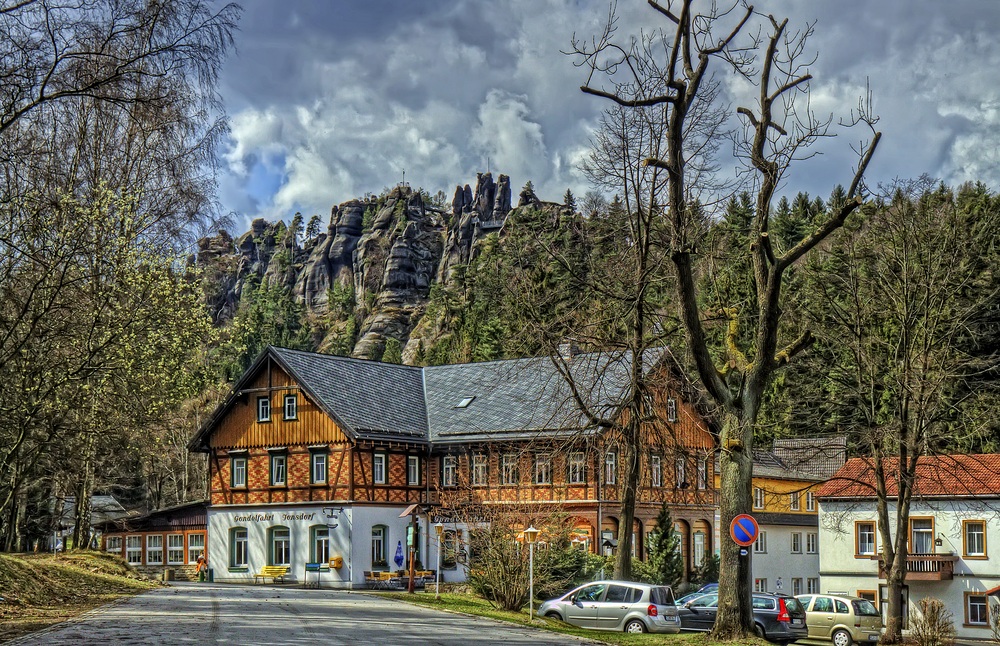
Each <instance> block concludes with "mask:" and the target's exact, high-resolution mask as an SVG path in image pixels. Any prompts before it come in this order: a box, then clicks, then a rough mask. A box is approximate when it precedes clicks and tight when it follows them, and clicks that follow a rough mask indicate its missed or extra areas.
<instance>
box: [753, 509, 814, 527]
mask: <svg viewBox="0 0 1000 646" xmlns="http://www.w3.org/2000/svg"><path fill="white" fill-rule="evenodd" d="M753 517H754V519H755V520H756V521H757V522H758V523H760V524H761V525H791V526H796V527H818V526H819V516H817V515H816V514H792V513H785V512H779V511H755V512H753Z"/></svg>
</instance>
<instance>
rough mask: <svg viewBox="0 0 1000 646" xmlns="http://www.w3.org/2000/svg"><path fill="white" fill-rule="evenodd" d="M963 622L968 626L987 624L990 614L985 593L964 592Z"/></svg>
mask: <svg viewBox="0 0 1000 646" xmlns="http://www.w3.org/2000/svg"><path fill="white" fill-rule="evenodd" d="M965 623H966V624H967V625H969V626H988V625H989V623H990V614H989V607H988V606H987V604H986V595H985V594H980V593H978V592H966V593H965Z"/></svg>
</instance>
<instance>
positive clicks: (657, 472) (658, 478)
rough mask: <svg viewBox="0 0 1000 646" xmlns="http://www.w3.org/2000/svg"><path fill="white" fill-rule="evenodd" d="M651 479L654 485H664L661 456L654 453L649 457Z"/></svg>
mask: <svg viewBox="0 0 1000 646" xmlns="http://www.w3.org/2000/svg"><path fill="white" fill-rule="evenodd" d="M649 471H650V480H651V481H652V483H653V486H654V487H662V486H663V468H662V467H661V466H660V456H658V455H653V456H651V457H650V458H649Z"/></svg>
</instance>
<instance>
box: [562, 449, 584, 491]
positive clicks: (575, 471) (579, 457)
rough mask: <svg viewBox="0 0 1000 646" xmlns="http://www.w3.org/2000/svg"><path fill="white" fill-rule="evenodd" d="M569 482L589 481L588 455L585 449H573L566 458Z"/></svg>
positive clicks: (567, 480) (582, 482) (567, 479)
mask: <svg viewBox="0 0 1000 646" xmlns="http://www.w3.org/2000/svg"><path fill="white" fill-rule="evenodd" d="M566 482H567V484H586V483H587V456H586V455H585V454H584V453H583V451H573V452H572V453H570V454H569V456H568V457H567V459H566Z"/></svg>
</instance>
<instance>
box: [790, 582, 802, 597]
mask: <svg viewBox="0 0 1000 646" xmlns="http://www.w3.org/2000/svg"><path fill="white" fill-rule="evenodd" d="M800 594H802V579H800V578H794V579H792V596H793V597H797V596H799V595H800Z"/></svg>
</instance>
